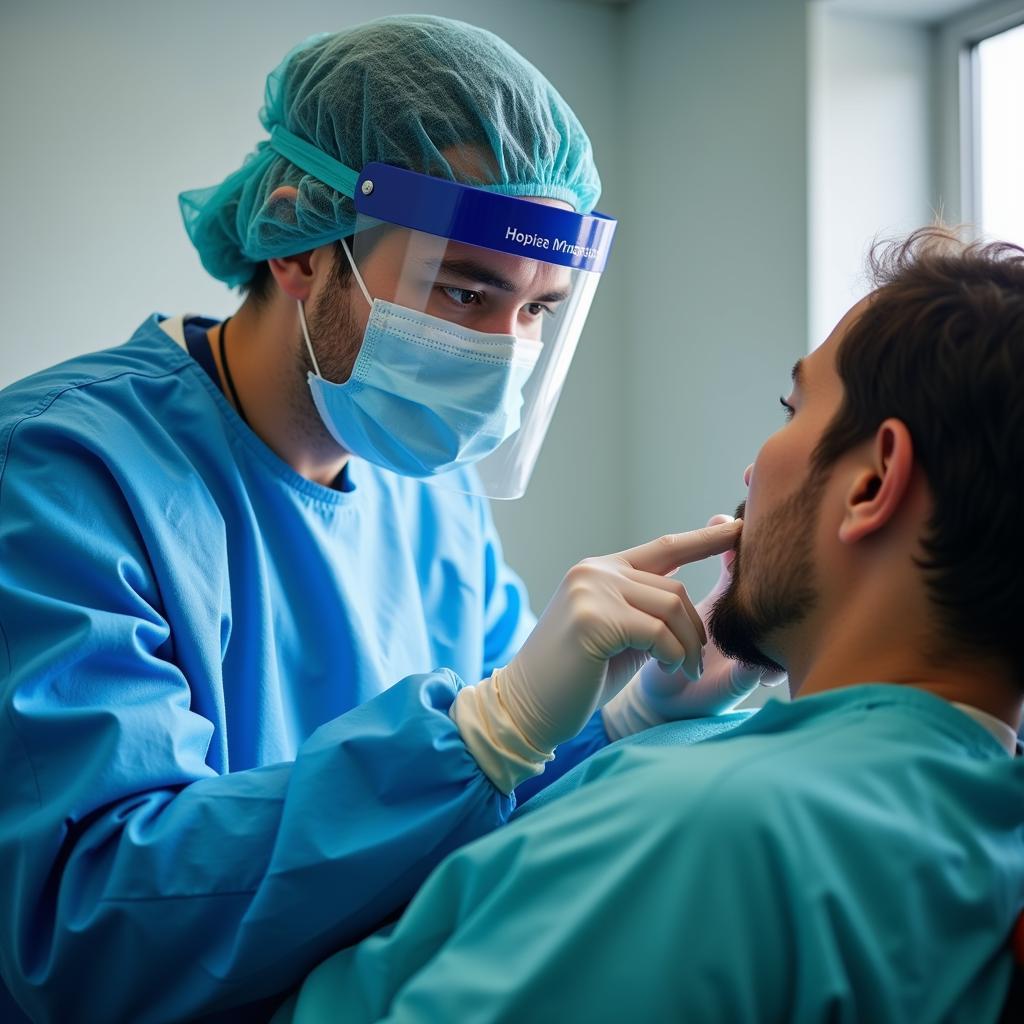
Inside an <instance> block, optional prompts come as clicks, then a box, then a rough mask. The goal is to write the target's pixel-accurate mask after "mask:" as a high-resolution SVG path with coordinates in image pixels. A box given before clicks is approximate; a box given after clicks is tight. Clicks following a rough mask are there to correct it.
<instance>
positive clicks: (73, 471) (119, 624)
mask: <svg viewBox="0 0 1024 1024" xmlns="http://www.w3.org/2000/svg"><path fill="white" fill-rule="evenodd" d="M18 429H19V433H21V435H22V436H20V437H16V438H14V439H13V441H14V443H12V437H11V434H10V433H8V434H7V435H6V436H0V460H3V461H0V703H2V707H0V777H2V778H3V780H4V781H3V786H4V799H3V801H2V802H0V878H2V880H3V888H4V892H5V894H6V895H5V912H4V914H3V918H2V921H0V967H2V975H3V978H4V981H5V982H6V984H7V987H8V988H9V990H10V992H11V993H12V994H13V995H14V997H15V998H16V999H17V1001H18V1002H19V1003H20V1004H21V1005H22V1007H23V1008H24V1009H25V1010H26V1011H27V1012H28V1013H29V1014H30V1015H31V1016H32V1017H33V1019H35V1020H38V1021H61V1022H63V1024H73V1022H76V1021H98V1020H103V1021H115V1020H123V1021H128V1020H130V1021H133V1022H138V1024H144V1022H147V1021H167V1020H184V1019H192V1018H194V1017H197V1016H199V1015H201V1014H205V1013H210V1012H213V1011H217V1010H221V1011H225V1012H229V1013H230V1012H231V1008H236V1007H240V1006H242V1005H247V1004H253V1003H256V1002H258V1001H260V1000H263V999H265V998H267V997H270V996H272V995H273V994H274V993H278V992H281V991H283V990H285V989H287V988H289V987H291V986H292V985H294V983H295V980H296V979H297V978H299V977H301V976H302V975H303V974H304V973H305V972H306V971H307V970H308V969H310V968H311V967H312V966H313V965H314V964H315V963H317V962H318V961H319V960H320V959H322V958H323V957H324V956H325V955H327V954H328V953H329V952H330V951H332V950H334V949H337V948H338V947H339V946H342V945H346V944H348V943H351V942H354V941H356V940H358V939H360V938H361V937H363V936H365V935H366V934H368V933H369V932H371V931H372V930H373V929H375V928H377V927H379V926H380V924H381V923H382V922H383V921H386V920H387V919H388V918H389V917H392V916H393V915H394V914H395V913H397V911H398V910H399V909H400V908H401V907H402V906H403V905H404V904H405V903H406V902H407V901H408V900H409V899H410V897H411V896H412V895H413V893H414V892H415V891H416V889H417V887H418V886H419V885H420V883H421V882H422V880H423V879H424V878H425V877H426V876H427V874H428V872H429V871H430V870H431V868H432V867H433V866H434V865H436V864H437V863H438V862H439V861H440V860H441V859H442V858H443V857H444V856H445V855H446V854H447V853H448V852H449V851H451V850H453V849H455V848H456V847H458V846H459V845H461V844H463V843H465V842H467V841H469V840H471V839H473V838H476V837H477V836H480V835H482V834H484V833H486V832H488V831H490V830H491V829H493V828H495V827H496V826H497V825H499V824H501V823H502V822H504V821H505V820H506V819H507V817H508V815H509V814H510V812H511V808H512V803H513V802H512V801H511V800H510V799H508V798H505V797H503V796H501V795H500V794H499V793H498V792H497V791H496V790H495V789H494V788H493V787H492V786H491V784H490V783H489V782H488V780H487V779H486V777H485V776H484V775H483V774H482V773H481V772H480V770H479V769H478V767H477V765H476V763H475V762H474V761H473V759H472V758H471V756H470V755H469V753H468V752H467V750H466V748H465V747H464V745H463V744H462V742H461V739H460V737H459V735H458V732H457V730H456V728H455V726H454V723H452V722H451V720H450V719H449V717H448V714H447V712H448V709H449V707H450V705H451V702H452V700H453V699H454V696H455V694H456V693H457V691H458V689H459V688H460V687H461V686H462V685H464V684H463V682H462V681H461V680H459V679H458V678H457V677H456V676H455V675H454V674H453V673H452V672H450V671H444V670H442V671H437V672H433V673H429V674H426V675H419V676H412V677H409V678H407V679H405V680H403V681H401V682H399V683H397V684H396V685H394V686H393V687H391V688H390V689H389V690H387V691H386V692H384V693H382V694H380V695H379V696H378V697H375V698H374V699H372V700H370V701H368V702H367V703H365V704H363V705H362V706H360V707H358V708H356V709H354V710H353V711H351V712H349V713H347V714H345V715H342V716H341V717H339V718H336V719H334V720H332V721H329V722H328V723H326V724H325V725H323V726H322V727H321V728H320V729H318V730H317V731H316V732H314V733H313V734H312V735H311V736H310V737H309V739H308V740H307V741H306V742H305V743H304V744H303V745H302V746H301V748H300V749H299V751H298V754H297V756H296V758H295V760H294V761H290V762H287V763H279V764H270V765H267V766H264V767H259V768H254V769H250V770H243V771H236V772H228V773H225V774H218V773H217V772H216V771H214V770H213V769H212V768H211V767H210V766H209V764H208V763H207V760H208V758H207V753H208V750H209V747H210V743H211V737H212V735H213V731H214V728H213V724H212V722H211V720H210V719H209V718H207V717H204V715H203V714H202V713H201V712H200V710H197V709H196V707H194V706H193V690H192V689H191V687H190V680H189V679H188V678H187V674H186V672H185V670H184V669H183V668H182V666H181V665H179V664H178V663H177V661H176V654H177V651H176V647H175V637H174V635H173V631H172V630H171V628H170V626H169V625H168V622H167V620H166V617H165V615H164V613H163V611H162V600H161V589H160V584H159V579H158V576H157V575H156V574H155V572H154V568H153V565H152V564H151V562H150V552H149V551H148V549H147V546H146V544H145V543H144V542H143V539H142V536H141V535H140V532H139V526H138V524H137V523H136V520H135V519H134V517H133V514H132V510H131V508H130V507H129V504H130V497H129V495H130V493H131V492H130V489H126V488H125V487H123V486H119V482H118V481H115V480H114V479H112V478H111V475H110V474H111V471H110V470H109V469H108V468H107V467H105V466H104V464H103V462H102V459H101V458H100V456H99V455H98V454H96V453H90V452H88V451H82V450H76V451H74V452H73V453H72V452H69V447H70V442H69V440H68V439H67V437H66V436H62V435H61V434H59V433H57V432H56V431H53V430H51V431H50V432H49V433H47V429H46V427H45V425H44V423H43V422H42V420H41V419H36V420H29V421H26V422H24V423H23V424H22V425H21V426H20V427H19V428H18ZM229 1019H237V1018H235V1017H230V1018H229Z"/></svg>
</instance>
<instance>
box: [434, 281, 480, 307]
mask: <svg viewBox="0 0 1024 1024" xmlns="http://www.w3.org/2000/svg"><path fill="white" fill-rule="evenodd" d="M439 287H440V289H441V291H443V292H444V293H445V295H447V296H448V298H449V299H451V300H452V302H454V303H457V304H458V305H460V306H472V305H475V304H477V303H479V302H480V300H481V297H482V296H481V295H480V293H479V292H475V291H473V290H472V289H471V288H456V287H454V286H453V285H439Z"/></svg>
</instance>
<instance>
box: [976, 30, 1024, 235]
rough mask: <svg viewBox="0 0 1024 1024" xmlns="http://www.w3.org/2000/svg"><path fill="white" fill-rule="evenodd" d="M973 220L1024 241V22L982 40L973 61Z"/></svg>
mask: <svg viewBox="0 0 1024 1024" xmlns="http://www.w3.org/2000/svg"><path fill="white" fill-rule="evenodd" d="M969 66H970V76H971V77H970V88H971V107H972V114H973V118H972V120H973V132H972V133H971V135H972V136H973V138H972V139H971V141H970V145H971V147H972V153H971V154H970V161H971V164H972V167H971V172H972V173H971V179H972V181H973V195H972V196H971V201H972V202H971V205H972V206H973V219H974V222H975V225H976V227H978V228H979V229H980V230H981V232H982V233H983V234H985V235H986V236H988V237H989V238H998V239H1003V240H1006V241H1010V242H1016V243H1017V244H1018V245H1024V132H1022V131H1021V128H1022V120H1021V117H1022V111H1024V25H1018V26H1016V27H1015V28H1011V29H1008V30H1005V31H1003V32H999V33H998V34H996V35H992V36H989V37H988V38H986V39H983V40H982V41H981V42H979V43H977V44H976V45H975V46H974V47H973V49H972V51H971V60H970V65H969Z"/></svg>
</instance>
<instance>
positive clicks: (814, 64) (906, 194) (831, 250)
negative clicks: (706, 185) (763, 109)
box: [808, 4, 934, 346]
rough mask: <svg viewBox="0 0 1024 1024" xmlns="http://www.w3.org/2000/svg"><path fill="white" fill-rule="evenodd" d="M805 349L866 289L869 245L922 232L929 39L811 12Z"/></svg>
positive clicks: (883, 23) (925, 34)
mask: <svg viewBox="0 0 1024 1024" xmlns="http://www.w3.org/2000/svg"><path fill="white" fill-rule="evenodd" d="M808 19H809V44H810V46H809V55H810V70H809V80H810V89H809V99H810V107H809V125H810V164H809V166H810V176H809V203H810V227H811V231H810V261H809V270H810V345H811V346H814V345H818V344H820V343H821V342H822V341H824V340H825V338H826V337H827V336H828V334H829V333H830V332H831V330H832V328H833V327H834V326H835V325H836V323H837V322H838V321H839V319H840V318H841V317H842V315H843V314H844V313H845V312H846V310H847V309H849V308H850V306H852V305H853V304H854V302H856V301H857V299H859V298H861V296H863V295H864V294H865V293H866V291H867V290H868V285H867V280H866V277H865V275H864V258H865V255H866V254H867V252H868V249H869V248H870V245H871V242H872V239H874V238H875V237H876V236H889V237H894V236H899V235H904V234H907V233H908V232H909V231H912V230H913V229H914V228H917V227H920V226H921V225H922V224H926V223H928V222H929V221H930V220H931V219H932V217H933V212H932V205H933V201H932V199H931V197H932V195H933V193H934V187H933V177H934V175H933V172H932V161H931V153H932V142H931V134H932V133H931V127H932V118H931V98H932V90H931V80H930V60H931V31H930V30H929V29H928V28H927V27H926V26H924V25H920V24H912V23H909V22H907V23H900V22H897V21H893V20H891V19H880V18H875V17H868V16H858V15H853V14H847V13H841V12H837V11H835V10H834V9H833V8H832V7H831V6H830V5H828V4H811V5H810V7H809V11H808Z"/></svg>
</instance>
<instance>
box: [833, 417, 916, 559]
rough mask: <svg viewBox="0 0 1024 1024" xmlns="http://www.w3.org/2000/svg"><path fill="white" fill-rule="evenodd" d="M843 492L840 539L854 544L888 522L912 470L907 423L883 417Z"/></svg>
mask: <svg viewBox="0 0 1024 1024" xmlns="http://www.w3.org/2000/svg"><path fill="white" fill-rule="evenodd" d="M870 445H871V447H870V449H869V450H868V452H867V454H866V456H865V459H864V460H863V462H862V463H861V465H860V467H859V469H858V470H857V472H856V474H855V475H854V477H853V480H852V482H851V484H850V488H849V490H848V491H847V494H846V501H845V507H844V511H843V520H842V523H841V524H840V526H839V540H840V541H841V542H842V543H844V544H855V543H856V542H857V541H859V540H863V539H864V538H865V537H868V536H870V535H871V534H872V533H875V532H876V531H878V530H880V529H882V528H883V527H884V526H886V525H887V524H888V523H889V522H891V521H892V520H893V519H894V518H895V516H896V515H897V513H898V512H899V510H900V508H901V507H902V505H903V501H904V499H905V498H906V496H907V491H908V489H909V487H910V482H911V479H912V477H913V472H914V444H913V441H912V440H911V437H910V431H909V430H907V427H906V424H904V423H903V422H901V421H900V420H897V419H887V420H885V421H884V422H883V423H882V424H881V425H880V426H879V428H878V430H876V431H875V436H874V438H873V440H872V441H871V442H870Z"/></svg>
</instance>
